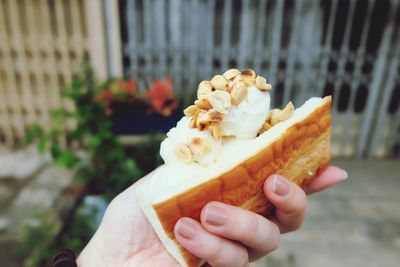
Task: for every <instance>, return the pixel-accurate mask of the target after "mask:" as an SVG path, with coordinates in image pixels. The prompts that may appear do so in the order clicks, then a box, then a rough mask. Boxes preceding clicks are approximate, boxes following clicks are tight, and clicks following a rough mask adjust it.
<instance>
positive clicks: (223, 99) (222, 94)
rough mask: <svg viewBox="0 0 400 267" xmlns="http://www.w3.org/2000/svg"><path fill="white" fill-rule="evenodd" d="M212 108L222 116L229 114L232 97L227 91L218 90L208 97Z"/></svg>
mask: <svg viewBox="0 0 400 267" xmlns="http://www.w3.org/2000/svg"><path fill="white" fill-rule="evenodd" d="M208 100H209V101H210V104H211V106H212V107H213V108H214V109H215V110H216V111H218V112H220V113H222V114H227V113H228V110H227V108H229V107H230V106H231V95H230V94H229V93H228V92H226V91H221V90H217V91H214V92H212V93H211V94H210V96H209V97H208Z"/></svg>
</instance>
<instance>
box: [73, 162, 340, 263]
mask: <svg viewBox="0 0 400 267" xmlns="http://www.w3.org/2000/svg"><path fill="white" fill-rule="evenodd" d="M151 176H152V174H151V173H150V174H148V175H147V176H146V177H144V178H143V179H142V180H144V179H151ZM346 178H347V173H346V172H345V171H344V170H342V169H340V168H338V167H334V166H329V167H327V168H326V169H325V170H324V171H323V172H321V173H320V174H319V175H318V176H317V177H316V178H315V179H313V181H312V182H311V183H309V184H308V185H306V186H305V187H303V189H301V188H300V187H299V186H297V185H296V184H294V183H292V182H290V181H289V180H287V179H286V178H284V177H281V176H278V175H271V176H270V177H268V178H267V179H266V181H265V183H264V187H263V190H264V194H265V196H266V197H267V198H268V200H269V201H270V202H271V203H272V204H273V205H274V207H275V211H274V213H273V214H272V215H271V216H270V217H269V218H268V219H267V218H265V217H263V216H260V215H258V214H256V213H252V212H249V211H246V210H244V209H241V208H238V207H234V206H230V205H226V204H223V203H220V202H210V203H208V204H207V205H206V206H205V207H204V208H203V210H202V212H201V220H200V222H198V221H195V220H193V219H191V218H181V219H180V220H179V221H178V222H177V223H176V225H175V229H174V232H175V236H176V238H177V240H178V242H179V243H180V244H181V245H182V246H183V247H185V248H186V249H187V250H188V251H190V252H191V253H193V254H194V255H197V256H198V257H200V258H202V259H204V260H205V261H207V262H208V263H209V264H210V265H212V266H215V267H225V266H229V267H242V266H248V265H249V262H251V261H254V260H257V259H259V258H260V257H263V256H265V255H267V254H268V253H270V252H271V251H273V250H275V249H276V248H277V247H278V245H279V239H280V235H281V234H284V233H287V232H292V231H295V230H297V229H298V228H299V227H300V226H301V224H302V223H303V221H304V217H305V213H306V209H307V197H306V194H311V193H314V192H318V191H321V190H324V189H326V188H328V187H330V186H333V185H335V184H336V183H338V182H340V181H342V180H344V179H346ZM139 183H140V181H139V182H138V183H136V184H134V185H132V186H131V187H129V188H128V189H126V190H125V191H124V192H122V193H121V194H119V195H118V196H117V197H116V198H115V199H114V200H113V201H112V202H111V203H110V205H109V207H108V208H107V211H106V213H105V215H104V218H103V221H102V223H101V225H100V226H99V228H98V229H97V231H96V233H95V235H94V236H93V237H92V239H91V241H90V242H89V243H88V244H87V246H86V247H85V249H84V250H83V251H82V253H81V254H80V255H79V257H78V259H77V262H78V266H79V267H91V266H96V267H105V266H107V267H108V266H123V267H133V266H142V267H146V266H149V267H154V266H166V267H175V266H179V264H178V263H177V262H176V261H175V259H174V258H173V257H172V256H171V255H170V254H169V253H168V251H167V250H166V248H165V247H164V246H163V244H162V243H161V241H160V239H159V238H158V237H157V235H156V233H155V232H154V230H153V229H152V227H151V225H150V223H149V222H148V221H147V219H146V217H145V216H144V214H143V212H142V210H141V209H140V207H139V205H138V203H137V199H136V188H137V186H138V184H139Z"/></svg>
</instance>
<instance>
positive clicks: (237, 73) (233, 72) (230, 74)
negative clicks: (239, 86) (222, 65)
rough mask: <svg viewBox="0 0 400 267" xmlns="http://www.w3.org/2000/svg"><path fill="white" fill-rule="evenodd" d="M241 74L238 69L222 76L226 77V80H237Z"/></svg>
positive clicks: (226, 72) (228, 71)
mask: <svg viewBox="0 0 400 267" xmlns="http://www.w3.org/2000/svg"><path fill="white" fill-rule="evenodd" d="M239 74H240V71H239V70H238V69H230V70H227V71H225V72H224V74H222V76H224V77H225V79H227V80H230V79H233V78H235V77H236V76H238V75H239Z"/></svg>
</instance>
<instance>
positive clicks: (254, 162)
mask: <svg viewBox="0 0 400 267" xmlns="http://www.w3.org/2000/svg"><path fill="white" fill-rule="evenodd" d="M330 104H331V98H330V97H327V98H325V99H324V101H323V104H322V105H320V106H319V107H318V108H316V109H315V110H313V111H312V112H311V113H310V114H309V115H308V116H307V117H305V118H304V119H302V120H300V121H298V122H296V123H295V124H293V125H291V126H290V127H289V128H287V129H286V130H285V131H284V132H283V134H282V135H281V136H280V137H279V138H278V139H277V140H276V141H275V142H273V143H272V144H270V145H268V146H267V147H265V148H264V149H262V150H260V151H259V152H258V153H257V154H255V155H254V156H252V157H250V158H248V159H246V160H244V161H243V162H242V163H240V164H238V165H236V166H235V167H234V168H232V169H231V170H229V171H227V172H225V173H221V174H220V175H219V176H218V177H216V178H213V179H211V180H209V181H206V182H204V183H201V184H200V185H197V186H196V187H194V188H191V189H188V190H187V191H185V192H183V193H180V194H178V195H175V196H171V198H169V199H167V200H165V201H162V202H160V203H155V204H153V205H152V208H151V211H150V213H153V215H151V214H150V213H149V211H146V210H145V213H146V216H148V217H149V219H150V221H151V223H152V225H153V227H155V228H159V229H158V230H157V231H156V232H157V234H158V235H159V236H160V238H161V240H162V241H163V242H164V245H166V246H167V249H168V250H169V251H170V253H171V254H173V256H174V257H175V258H176V259H177V260H178V261H179V263H180V264H181V265H182V266H190V267H191V266H200V265H201V264H202V263H203V261H202V260H201V259H199V258H197V257H196V256H194V255H192V254H191V253H189V252H188V251H186V250H185V249H184V248H182V247H181V246H180V245H179V244H178V243H177V242H176V241H175V236H174V232H173V229H174V225H175V223H176V222H177V221H178V219H179V218H181V217H184V216H185V217H192V218H194V219H196V220H199V218H200V212H201V209H202V208H203V206H204V205H205V204H206V203H208V202H210V201H221V202H224V203H227V204H231V205H236V206H240V207H242V208H245V209H247V210H251V211H254V212H257V213H259V214H262V215H267V213H268V211H269V210H270V209H269V208H270V204H269V203H268V201H267V199H266V198H265V196H264V194H263V189H262V188H263V186H262V185H263V183H264V181H265V179H266V178H267V177H268V176H269V175H271V174H273V173H278V174H281V175H283V176H285V177H287V178H289V179H291V180H292V181H294V182H295V183H297V184H299V185H301V184H302V183H303V182H304V181H306V180H309V179H312V177H314V176H315V174H316V173H317V172H318V170H320V169H322V168H324V167H325V166H326V165H328V164H329V162H330V159H331V153H330V132H331V115H330ZM147 210H148V209H147ZM154 213H155V214H156V217H158V222H154V217H155V216H154V215H155V214H154ZM149 214H150V216H149ZM150 217H152V218H150ZM160 225H161V226H162V230H163V231H164V233H163V235H164V236H163V235H162V234H161V233H160V230H161V229H160ZM165 235H166V236H167V237H168V238H166V236H165ZM168 239H169V240H168ZM171 240H173V241H175V242H171ZM171 244H173V246H175V247H174V248H171ZM177 248H178V249H179V251H180V253H179V252H178V250H177ZM177 253H179V254H180V255H176V254H177Z"/></svg>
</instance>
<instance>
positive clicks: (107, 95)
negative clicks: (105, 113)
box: [95, 91, 114, 103]
mask: <svg viewBox="0 0 400 267" xmlns="http://www.w3.org/2000/svg"><path fill="white" fill-rule="evenodd" d="M113 98H114V94H113V93H112V92H111V91H102V92H100V93H99V94H97V96H96V98H95V100H96V101H101V102H105V103H109V102H111V101H112V100H113Z"/></svg>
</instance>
